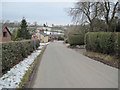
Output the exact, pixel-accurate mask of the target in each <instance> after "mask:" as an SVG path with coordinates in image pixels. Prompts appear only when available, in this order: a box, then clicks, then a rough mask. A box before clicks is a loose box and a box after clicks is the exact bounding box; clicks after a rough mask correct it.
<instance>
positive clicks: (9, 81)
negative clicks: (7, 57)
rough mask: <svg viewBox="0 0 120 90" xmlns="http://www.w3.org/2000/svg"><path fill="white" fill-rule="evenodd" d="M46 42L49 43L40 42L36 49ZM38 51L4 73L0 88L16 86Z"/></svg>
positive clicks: (0, 80) (0, 79)
mask: <svg viewBox="0 0 120 90" xmlns="http://www.w3.org/2000/svg"><path fill="white" fill-rule="evenodd" d="M48 44H49V43H40V45H41V46H39V47H38V49H42V48H43V46H44V45H48ZM40 52H41V50H35V51H34V52H33V53H32V54H31V55H29V56H28V57H27V58H25V59H24V60H23V61H21V62H20V63H19V64H17V65H15V66H14V67H13V68H11V69H10V71H8V72H7V73H6V74H4V75H3V76H2V77H1V78H0V90H1V89H2V88H18V87H19V83H20V82H21V79H22V78H23V76H24V75H25V73H26V71H27V70H28V69H29V67H30V65H31V64H32V63H33V61H34V60H35V58H36V57H37V56H38V55H39V54H40Z"/></svg>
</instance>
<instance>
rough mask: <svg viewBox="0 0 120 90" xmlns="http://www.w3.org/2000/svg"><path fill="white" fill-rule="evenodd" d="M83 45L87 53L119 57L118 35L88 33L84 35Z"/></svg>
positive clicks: (119, 37) (119, 34)
mask: <svg viewBox="0 0 120 90" xmlns="http://www.w3.org/2000/svg"><path fill="white" fill-rule="evenodd" d="M85 44H86V49H87V50H89V51H93V52H100V53H104V54H116V55H118V56H120V55H119V53H120V33H113V32H89V33H87V34H86V35H85Z"/></svg>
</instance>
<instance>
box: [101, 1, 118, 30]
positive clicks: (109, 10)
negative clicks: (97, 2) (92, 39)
mask: <svg viewBox="0 0 120 90" xmlns="http://www.w3.org/2000/svg"><path fill="white" fill-rule="evenodd" d="M103 5H104V18H105V21H106V24H107V31H113V30H112V29H111V24H112V22H113V20H114V19H115V16H116V13H117V6H118V2H116V3H114V2H109V1H108V0H104V4H103Z"/></svg>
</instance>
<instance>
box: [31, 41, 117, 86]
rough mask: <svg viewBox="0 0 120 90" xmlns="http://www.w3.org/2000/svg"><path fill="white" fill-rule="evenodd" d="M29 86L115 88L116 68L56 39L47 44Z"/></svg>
mask: <svg viewBox="0 0 120 90" xmlns="http://www.w3.org/2000/svg"><path fill="white" fill-rule="evenodd" d="M31 87H32V88H118V69H116V68H113V67H110V66H107V65H105V64H102V63H100V62H98V61H95V60H92V59H90V58H88V57H86V56H84V55H82V54H80V53H78V52H76V51H75V50H72V49H70V48H67V47H66V45H65V44H63V42H57V41H56V42H52V43H50V45H48V46H47V48H46V50H45V52H44V54H43V57H42V60H41V63H40V66H39V67H38V71H37V73H36V75H35V78H34V80H33V84H32V85H31Z"/></svg>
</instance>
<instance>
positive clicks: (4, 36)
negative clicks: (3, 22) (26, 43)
mask: <svg viewBox="0 0 120 90" xmlns="http://www.w3.org/2000/svg"><path fill="white" fill-rule="evenodd" d="M11 36H12V34H11V33H10V31H9V29H8V28H7V27H5V26H2V30H1V32H0V42H8V41H11Z"/></svg>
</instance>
